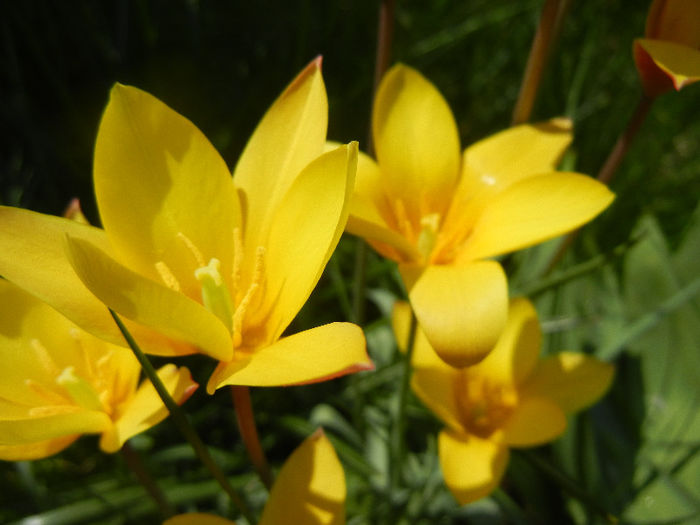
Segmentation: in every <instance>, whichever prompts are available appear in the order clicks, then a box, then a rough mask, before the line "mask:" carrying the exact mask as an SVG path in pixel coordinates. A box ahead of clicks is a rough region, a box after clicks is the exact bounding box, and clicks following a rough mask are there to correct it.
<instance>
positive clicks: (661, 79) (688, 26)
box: [634, 0, 700, 97]
mask: <svg viewBox="0 0 700 525" xmlns="http://www.w3.org/2000/svg"><path fill="white" fill-rule="evenodd" d="M634 61H635V64H636V66H637V71H638V72H639V76H640V78H641V80H642V85H643V87H644V92H645V93H646V94H647V95H648V96H650V97H656V96H658V95H661V94H662V93H665V92H666V91H669V90H671V89H676V90H677V91H680V89H681V88H682V87H684V86H687V85H688V84H691V83H693V82H697V81H698V80H700V0H654V1H653V2H652V4H651V7H650V8H649V13H648V15H647V23H646V31H645V33H644V38H638V39H636V40H635V41H634Z"/></svg>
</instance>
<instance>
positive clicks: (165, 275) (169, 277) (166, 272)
mask: <svg viewBox="0 0 700 525" xmlns="http://www.w3.org/2000/svg"><path fill="white" fill-rule="evenodd" d="M155 267H156V271H157V272H158V275H160V278H161V279H162V280H163V282H164V283H165V286H167V287H168V288H170V289H171V290H175V291H176V292H179V291H180V282H179V281H178V280H177V277H175V275H173V272H172V271H171V270H170V268H168V265H167V264H165V263H164V262H163V261H158V262H157V263H156V264H155Z"/></svg>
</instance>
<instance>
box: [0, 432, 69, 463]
mask: <svg viewBox="0 0 700 525" xmlns="http://www.w3.org/2000/svg"><path fill="white" fill-rule="evenodd" d="M79 437H80V434H75V435H72V436H64V437H60V438H55V439H49V440H47V441H38V442H36V443H27V444H26V445H0V459H2V460H4V461H29V460H33V459H43V458H47V457H49V456H53V455H54V454H58V453H59V452H61V451H62V450H64V449H65V448H67V447H68V446H69V445H71V444H72V443H73V442H74V441H75V440H76V439H78V438H79Z"/></svg>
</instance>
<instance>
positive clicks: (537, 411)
mask: <svg viewBox="0 0 700 525" xmlns="http://www.w3.org/2000/svg"><path fill="white" fill-rule="evenodd" d="M565 429H566V416H565V415H564V411H563V410H562V409H561V408H559V405H557V404H556V403H555V402H554V401H551V400H549V399H547V398H545V397H540V396H526V395H522V396H521V398H520V401H519V403H518V406H517V407H516V409H515V411H514V412H513V414H512V415H511V416H510V418H509V419H508V421H507V423H506V424H505V425H504V427H503V438H504V440H505V442H506V443H507V444H508V445H510V446H513V447H534V446H536V445H542V444H543V443H547V442H548V441H552V440H553V439H555V438H557V437H558V436H559V435H561V434H562V432H564V430H565Z"/></svg>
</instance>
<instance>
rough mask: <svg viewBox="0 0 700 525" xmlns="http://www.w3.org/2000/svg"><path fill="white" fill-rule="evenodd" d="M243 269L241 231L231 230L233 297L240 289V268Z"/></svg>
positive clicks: (238, 229) (237, 229)
mask: <svg viewBox="0 0 700 525" xmlns="http://www.w3.org/2000/svg"><path fill="white" fill-rule="evenodd" d="M242 267H243V234H242V233H241V229H240V228H238V227H236V228H234V229H233V268H232V269H231V286H233V294H234V297H235V296H236V294H237V293H238V290H239V289H240V287H241V272H242V270H241V268H242Z"/></svg>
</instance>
